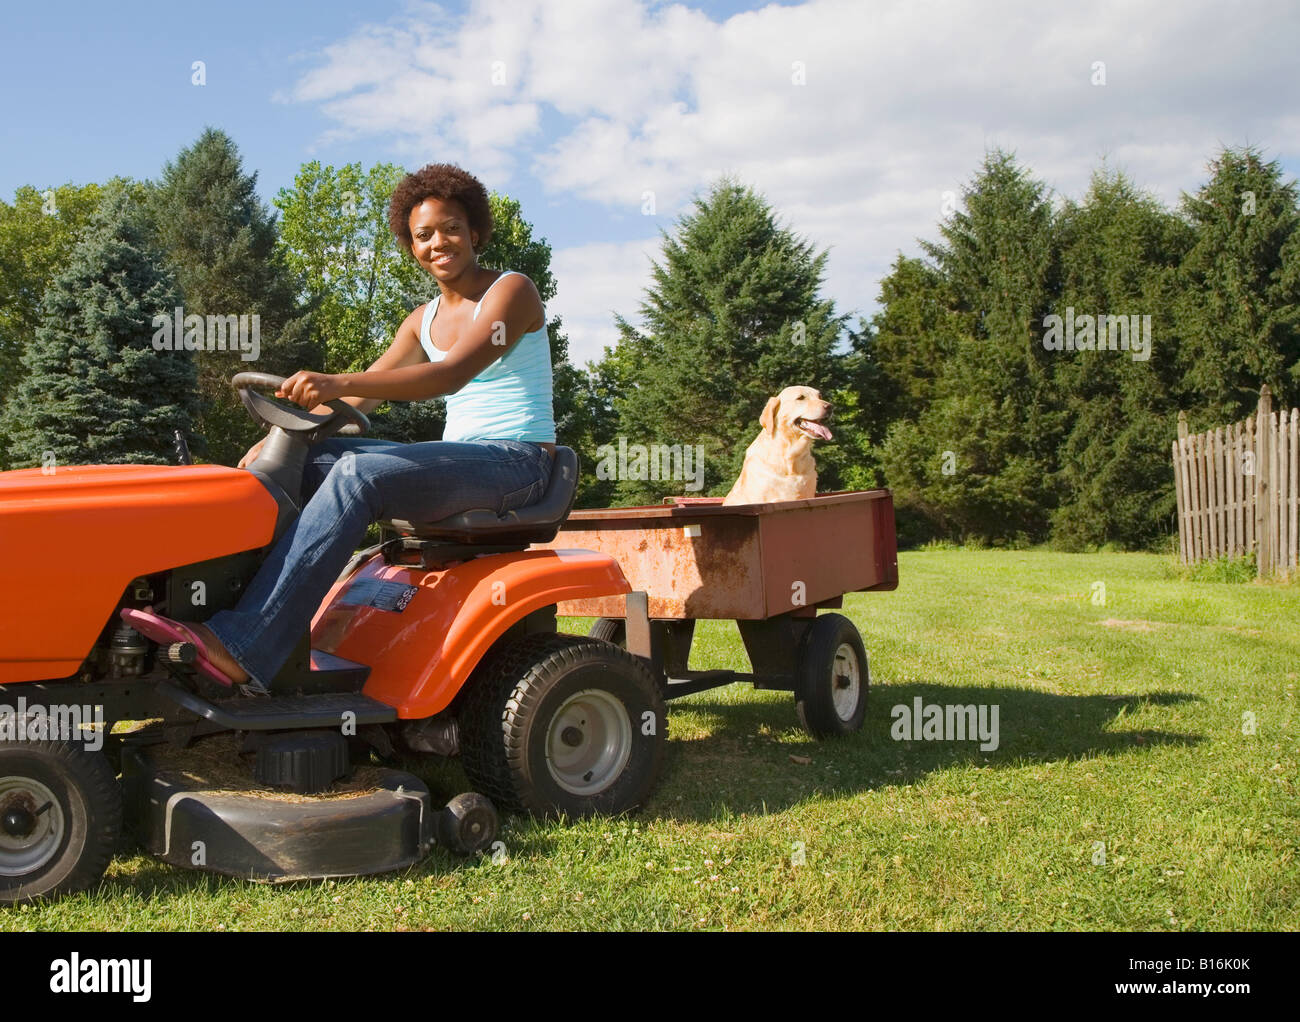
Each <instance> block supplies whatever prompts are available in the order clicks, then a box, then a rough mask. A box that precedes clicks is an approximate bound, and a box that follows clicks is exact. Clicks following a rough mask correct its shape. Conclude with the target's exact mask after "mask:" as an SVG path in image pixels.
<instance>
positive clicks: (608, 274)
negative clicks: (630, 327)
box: [546, 236, 662, 366]
mask: <svg viewBox="0 0 1300 1022" xmlns="http://www.w3.org/2000/svg"><path fill="white" fill-rule="evenodd" d="M660 245H661V239H660V238H659V237H658V236H656V237H653V238H647V239H644V240H641V241H627V242H621V243H618V242H593V243H592V244H590V245H581V246H576V247H571V248H564V249H559V250H557V251H556V252H555V253H554V256H553V258H552V260H551V272H552V273H553V274H554V275H555V281H556V294H555V297H554V298H552V299H551V301H550V302H549V303H548V304H547V306H546V314H547V315H548V316H554V315H559V316H561V317H563V320H564V332H565V334H566V335H567V336H568V338H569V361H570V362H572V363H573V364H574V365H575V366H585V365H586V364H587V363H588V362H597V361H599V360H600V358H601V355H602V352H603V349H604V347H605V346H606V345H608V346H610V347H613V346H614V345H615V344H616V343H617V341H618V329H617V327H615V325H614V313H615V312H618V313H620V314H621V315H622V316H624V318H626V319H628V320H629V321H630V322H632V323H636V322H637V321H638V318H639V317H638V316H637V309H638V308H639V307H640V304H641V301H642V299H643V297H644V294H643V293H644V289H645V286H646V283H647V282H648V281H649V279H650V265H651V260H655V261H660V262H662V257H661V254H660Z"/></svg>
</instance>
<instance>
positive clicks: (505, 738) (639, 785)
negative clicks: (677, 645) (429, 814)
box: [461, 633, 667, 818]
mask: <svg viewBox="0 0 1300 1022" xmlns="http://www.w3.org/2000/svg"><path fill="white" fill-rule="evenodd" d="M469 684H470V685H471V686H472V688H471V689H470V691H469V692H468V693H466V700H465V706H464V710H463V713H462V716H461V725H462V730H461V755H462V764H463V766H464V768H465V773H466V774H467V775H468V777H469V779H470V781H471V782H472V783H473V784H474V786H475V787H476V788H478V789H480V790H481V791H484V792H486V793H487V794H488V795H489V796H491V798H492V800H493V801H494V802H496V803H497V804H498V805H502V806H508V807H510V808H512V809H520V810H524V811H526V812H530V813H533V814H534V815H537V816H543V817H552V818H553V817H556V816H560V815H563V816H569V817H581V816H590V815H593V814H597V813H600V814H610V815H617V814H619V813H625V812H629V811H630V810H632V809H635V808H637V807H638V806H640V805H641V804H642V803H643V802H644V801H645V800H646V799H647V798H649V797H650V794H651V792H652V791H653V790H654V787H655V784H656V783H657V782H658V779H659V772H660V770H661V768H662V766H663V757H664V750H665V746H666V744H667V720H666V716H665V710H664V703H663V699H662V698H661V696H660V694H659V689H658V686H656V685H655V681H654V677H653V675H652V674H651V673H650V670H649V668H647V667H646V666H645V664H643V663H642V662H641V661H640V660H639V659H637V658H636V657H635V656H633V655H632V654H630V653H628V652H627V651H626V650H624V649H620V648H619V647H618V646H615V645H613V644H612V643H609V642H602V641H600V640H598V639H592V638H589V637H583V636H577V635H562V634H554V633H552V634H547V635H529V636H525V637H524V638H522V639H518V640H516V641H514V642H512V643H510V644H509V645H507V646H505V647H503V648H501V649H499V650H497V651H495V653H494V654H492V655H490V657H489V658H488V660H487V661H486V662H485V663H484V664H482V665H481V666H480V668H479V670H477V671H476V672H475V675H474V677H472V678H471V679H470V681H469Z"/></svg>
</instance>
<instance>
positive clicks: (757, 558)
mask: <svg viewBox="0 0 1300 1022" xmlns="http://www.w3.org/2000/svg"><path fill="white" fill-rule="evenodd" d="M535 547H536V548H544V549H556V550H563V549H571V548H580V549H586V550H597V551H600V552H602V553H607V554H610V555H612V556H613V557H614V558H615V559H616V560H617V561H618V563H619V564H620V565H621V566H622V568H623V573H624V575H625V576H626V577H627V579H628V582H629V583H630V584H631V586H632V592H631V593H629V594H627V596H626V597H619V596H612V597H601V598H597V599H583V600H567V601H563V602H561V603H559V604H558V606H557V607H556V613H557V614H559V615H562V616H571V617H596V618H599V619H600V620H598V621H597V622H596V624H595V625H594V626H593V627H592V629H591V634H592V635H593V636H597V637H600V638H603V639H607V640H609V641H612V642H616V643H618V644H620V645H623V646H625V647H626V648H627V649H628V650H629V651H630V652H632V653H635V654H637V655H638V656H640V657H642V658H644V659H645V660H647V661H648V662H649V664H650V666H651V670H652V671H653V673H654V675H655V677H656V679H657V680H658V681H659V684H660V687H661V689H662V691H663V694H664V698H666V699H673V698H677V697H679V696H683V695H689V694H691V693H694V692H701V691H704V690H705V689H710V688H717V687H719V686H721V685H729V684H732V683H733V682H737V681H747V682H750V683H752V684H753V685H754V687H755V688H761V689H774V690H778V691H787V692H793V693H794V696H795V705H796V707H797V709H798V713H799V718H800V721H801V722H802V723H803V725H804V727H805V728H806V729H807V730H808V731H809V733H810V734H812V735H814V736H815V737H819V738H821V737H829V736H832V735H836V734H846V733H848V732H851V731H856V730H857V729H858V728H860V727H861V726H862V720H863V718H864V716H865V712H866V697H867V690H868V688H869V686H870V671H869V664H868V659H867V654H866V650H865V648H864V647H863V644H862V638H861V636H860V635H859V634H858V630H857V628H856V627H855V626H854V625H853V623H852V622H851V621H850V620H849V619H848V618H846V617H844V616H842V615H840V614H821V615H818V613H817V611H818V610H820V609H834V608H839V607H842V606H843V599H844V594H845V593H847V592H874V591H878V590H891V589H896V588H897V587H898V556H897V538H896V534H895V530H894V504H893V498H892V496H891V494H890V492H889V491H888V490H859V491H849V492H837V493H826V494H821V495H818V496H816V497H812V498H810V499H808V500H791V501H781V502H778V503H771V504H739V505H731V506H723V504H722V498H721V497H671V498H667V499H666V500H665V503H664V504H663V505H649V506H642V507H626V508H598V509H589V510H578V511H573V512H572V513H570V515H569V517H568V519H567V520H566V521H565V523H564V524H563V525H562V526H561V527H560V533H559V535H557V536H556V537H555V539H554V540H553V541H551V542H550V543H546V544H536V545H535ZM699 619H713V620H728V619H729V620H733V621H735V622H736V625H737V627H738V628H739V630H740V635H741V639H742V640H743V642H744V644H745V651H746V653H747V654H748V657H749V661H750V666H751V668H752V670H751V671H749V672H740V671H732V670H709V671H692V670H690V669H688V666H687V665H688V663H689V660H690V650H691V642H692V639H693V636H694V632H695V622H696V621H697V620H699Z"/></svg>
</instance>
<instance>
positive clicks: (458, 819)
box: [438, 791, 499, 855]
mask: <svg viewBox="0 0 1300 1022" xmlns="http://www.w3.org/2000/svg"><path fill="white" fill-rule="evenodd" d="M498 822H499V821H498V820H497V811H496V808H495V807H494V806H493V805H492V801H491V799H489V798H488V797H487V796H486V795H480V794H479V793H478V792H476V791H467V792H464V793H463V794H460V795H457V796H456V797H455V798H453V799H452V800H451V801H450V802H448V803H447V805H446V808H444V809H443V811H442V812H441V813H440V814H439V816H438V842H439V843H440V844H441V845H442V846H443V847H444V848H446V849H448V850H450V851H452V852H455V853H456V854H457V855H473V854H474V853H475V852H482V851H485V850H486V849H487V848H488V847H490V846H491V844H492V842H493V841H495V840H496V837H497V826H498Z"/></svg>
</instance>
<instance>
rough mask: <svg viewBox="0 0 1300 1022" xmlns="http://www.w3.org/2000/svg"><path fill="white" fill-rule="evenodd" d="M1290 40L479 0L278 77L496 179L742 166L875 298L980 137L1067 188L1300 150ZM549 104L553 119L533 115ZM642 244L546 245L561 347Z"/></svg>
mask: <svg viewBox="0 0 1300 1022" xmlns="http://www.w3.org/2000/svg"><path fill="white" fill-rule="evenodd" d="M1297 38H1300V8H1297V7H1296V6H1295V5H1293V4H1289V3H1286V2H1280V0H1279V2H1257V3H1244V4H1239V5H1236V6H1234V7H1232V8H1230V9H1228V8H1224V7H1223V6H1222V5H1221V4H1219V3H1211V2H1209V0H1187V2H1184V3H1182V4H1179V5H1178V6H1177V7H1175V8H1170V7H1169V6H1167V5H1162V4H1159V3H1142V2H1137V0H1131V2H1107V0H1094V2H1086V0H1085V2H1080V3H1076V4H1074V5H1071V6H1068V7H1064V6H1062V7H1056V6H1048V5H1042V4H1038V3H1034V2H1032V0H1015V2H1012V0H1003V2H999V3H980V4H970V3H966V2H963V0H938V2H933V3H925V4H917V3H911V2H907V0H894V2H886V3H871V4H866V3H862V2H860V0H810V2H808V3H805V4H802V5H799V6H785V7H778V6H775V5H772V6H768V7H764V8H762V9H759V10H754V11H749V12H745V13H742V14H737V15H734V16H733V17H730V18H728V19H727V20H725V21H721V22H719V21H714V20H712V19H711V18H709V17H708V16H707V15H705V14H703V13H701V12H699V11H696V10H692V9H690V8H689V7H687V6H683V5H681V4H673V5H671V6H656V7H653V8H651V7H648V6H647V5H645V4H644V3H640V2H636V0H623V2H611V0H599V2H598V0H581V2H576V0H566V2H563V3H551V2H539V0H532V2H529V0H500V2H496V0H493V2H478V3H473V4H471V5H470V8H469V10H468V11H467V12H466V13H465V14H464V16H463V17H460V18H457V17H455V16H452V15H450V14H448V13H446V12H443V11H441V10H440V9H438V8H435V7H432V6H431V5H430V6H428V7H426V6H422V5H415V6H413V7H411V8H410V9H409V11H408V12H407V13H406V14H405V15H403V17H402V19H400V22H394V23H393V24H391V25H385V26H368V27H366V28H363V29H359V30H358V31H357V32H356V33H355V34H354V35H352V36H350V37H348V38H346V39H343V40H341V41H339V42H338V43H336V44H334V45H331V46H329V47H327V48H326V49H325V50H324V51H323V52H322V54H321V65H320V66H319V67H317V68H316V69H314V70H312V71H310V72H308V73H307V74H305V75H304V76H303V78H302V79H301V80H300V81H299V82H298V83H297V85H296V87H295V88H294V89H293V90H292V93H291V97H290V98H292V99H294V100H297V101H301V102H309V103H315V104H318V105H319V106H320V108H321V110H322V111H323V112H324V113H325V114H327V115H328V116H329V117H330V118H331V119H333V120H334V122H335V124H336V128H335V129H334V132H333V133H332V134H333V135H334V136H336V137H351V138H363V137H365V138H370V137H376V136H377V137H380V138H382V139H384V140H385V141H386V142H387V144H388V145H389V146H391V147H392V149H393V150H394V151H396V152H399V153H404V154H411V156H412V159H411V161H410V162H412V163H418V162H421V161H422V158H424V157H425V156H427V154H429V153H430V151H431V150H430V142H431V140H437V142H438V143H439V146H440V147H443V148H440V149H439V156H440V158H441V154H442V153H443V152H445V148H446V147H450V148H452V149H454V150H455V151H456V153H457V157H456V159H457V162H461V163H462V165H464V166H468V167H472V168H473V169H474V171H475V173H476V174H479V175H480V176H481V177H483V178H485V179H490V180H491V181H492V182H493V186H494V187H501V188H503V190H508V183H509V182H510V181H511V180H512V179H514V180H517V179H518V178H519V177H520V176H523V175H527V176H530V177H532V178H534V179H536V180H538V181H539V182H541V183H542V185H543V187H544V189H545V190H546V192H547V194H548V197H549V198H550V199H552V200H553V201H557V202H559V203H561V205H562V204H563V203H564V202H565V201H566V200H568V199H571V198H572V199H583V200H588V201H594V202H597V203H601V204H605V205H607V206H609V207H610V208H611V209H612V210H622V211H630V210H635V209H636V208H637V207H638V206H639V205H640V202H641V194H642V192H643V191H645V190H652V191H654V193H655V197H656V203H657V206H658V212H659V214H660V218H661V222H670V221H671V219H672V218H673V217H674V216H675V215H676V214H678V213H680V212H683V211H685V209H686V208H687V206H688V205H689V201H690V199H691V197H692V195H693V194H695V193H698V192H700V191H702V190H703V189H705V188H707V186H708V184H709V183H710V181H711V180H712V179H713V178H715V177H716V176H717V175H718V174H719V173H720V172H723V171H726V172H730V173H734V174H736V175H737V176H739V177H740V178H741V179H742V180H743V181H745V182H746V183H748V184H750V185H752V186H753V187H755V188H756V189H757V190H758V191H760V192H762V193H763V194H764V195H765V196H766V197H767V198H768V200H769V201H770V202H771V203H772V204H773V205H774V207H775V208H776V209H777V211H778V213H779V214H780V215H781V217H782V218H783V220H784V221H785V222H786V223H787V224H788V225H789V226H791V227H792V228H794V229H795V230H796V231H798V232H799V233H800V234H803V235H804V236H806V237H809V238H810V239H811V240H813V242H814V243H815V244H816V245H817V246H818V247H819V248H820V247H829V248H830V249H831V257H830V261H829V265H828V285H827V286H828V292H829V293H830V294H831V295H832V296H834V297H835V298H836V299H837V302H838V304H839V305H840V306H841V308H843V309H853V308H856V309H859V310H862V311H867V310H869V309H870V308H871V307H872V306H873V305H874V301H875V298H876V295H877V290H878V283H879V278H880V276H881V275H882V274H883V273H884V272H885V271H886V269H887V267H888V265H889V263H890V262H892V260H893V258H894V255H895V253H896V252H897V250H899V249H902V250H904V251H906V252H908V253H909V254H911V253H914V252H915V251H916V245H915V239H916V237H917V236H925V237H933V236H934V233H935V230H934V225H935V221H936V220H937V218H938V216H939V208H940V204H941V202H942V193H943V192H944V191H945V190H954V191H958V192H960V189H961V187H962V185H963V184H965V183H967V182H968V181H969V180H970V178H971V176H972V174H973V173H974V172H975V170H976V169H977V167H978V165H979V162H980V160H981V158H982V156H983V154H984V152H985V150H986V149H987V148H989V147H992V146H995V145H996V146H1000V147H1003V148H1007V149H1013V150H1015V151H1016V153H1017V155H1018V156H1019V158H1020V159H1021V160H1022V161H1023V162H1024V163H1025V164H1027V165H1028V166H1029V168H1030V169H1031V170H1032V171H1033V172H1034V173H1035V174H1036V175H1037V176H1039V177H1041V178H1043V179H1044V180H1045V181H1046V182H1047V183H1048V184H1049V185H1050V186H1051V187H1053V188H1055V189H1057V190H1058V192H1065V193H1067V194H1071V195H1079V194H1081V193H1082V191H1083V190H1084V188H1086V186H1087V181H1088V178H1089V175H1090V174H1091V173H1092V171H1093V170H1094V169H1095V168H1096V167H1097V166H1098V163H1099V161H1100V160H1101V159H1102V157H1103V156H1105V157H1106V158H1107V159H1108V161H1109V162H1110V163H1111V164H1112V165H1113V166H1117V167H1119V168H1121V169H1124V170H1126V171H1127V172H1128V173H1129V174H1130V175H1131V176H1132V177H1133V178H1134V179H1135V180H1136V181H1137V183H1138V184H1139V185H1141V186H1143V187H1146V188H1149V189H1151V190H1152V191H1154V192H1155V193H1156V194H1157V195H1159V196H1160V197H1161V198H1162V199H1164V200H1165V201H1166V202H1170V203H1172V202H1175V201H1176V200H1177V198H1178V194H1179V192H1180V191H1181V190H1184V189H1192V188H1195V187H1196V186H1197V184H1198V183H1199V182H1200V181H1201V180H1203V178H1204V173H1205V171H1204V167H1205V162H1206V160H1207V159H1208V158H1209V157H1210V156H1211V155H1212V154H1213V153H1214V152H1215V150H1216V149H1217V147H1218V146H1219V145H1220V144H1224V143H1226V144H1234V145H1235V144H1241V143H1243V142H1247V141H1249V142H1253V143H1262V144H1264V145H1265V146H1267V147H1269V149H1270V151H1271V152H1272V153H1273V154H1277V155H1283V156H1285V157H1288V158H1290V159H1295V151H1294V148H1291V149H1289V150H1288V149H1287V147H1294V146H1295V145H1296V139H1297V131H1298V128H1300V122H1298V120H1297V118H1296V116H1295V115H1294V114H1293V113H1292V108H1293V107H1294V95H1295V89H1294V85H1293V80H1294V57H1293V54H1292V49H1293V44H1294V41H1295V40H1296V39H1297ZM494 61H499V62H500V64H498V65H496V66H497V68H498V70H503V71H504V83H503V84H493V80H492V71H493V62H494ZM795 61H801V62H802V66H803V69H804V74H805V76H806V84H805V85H796V84H793V83H792V73H793V67H794V62H795ZM1095 61H1104V62H1105V65H1106V84H1105V85H1101V86H1098V85H1093V84H1091V78H1092V76H1093V73H1094V72H1093V64H1094V62H1095ZM548 111H549V112H550V114H551V117H552V118H553V119H557V120H559V121H560V122H561V123H562V124H563V125H564V127H563V131H562V133H561V134H559V135H558V136H551V137H543V136H542V135H541V132H540V124H541V121H542V118H543V116H544V115H545V114H546V113H547V112H548ZM525 212H526V214H529V213H530V211H525ZM530 218H532V219H536V213H531V216H530ZM665 218H666V219H665ZM539 226H540V227H541V228H542V233H546V232H545V229H544V228H545V225H544V224H542V225H539ZM646 245H649V246H650V249H651V250H654V251H657V248H658V241H657V239H656V240H654V241H651V242H641V241H636V242H628V243H626V244H621V245H602V244H596V243H593V244H590V245H585V246H581V247H579V248H572V249H568V250H566V251H561V252H557V253H556V268H555V269H556V275H557V280H558V281H559V283H560V286H561V288H562V291H561V297H560V298H559V299H557V301H558V302H559V303H561V307H560V311H563V313H564V315H565V319H566V324H567V325H568V326H569V327H570V329H571V334H572V336H573V338H574V347H575V358H576V357H577V352H578V350H579V349H582V350H583V351H584V352H585V351H587V350H590V349H591V347H592V345H596V351H595V353H598V342H597V339H598V338H602V339H604V338H608V339H610V340H612V337H613V327H612V324H611V323H610V315H609V311H608V310H609V308H619V309H621V310H624V311H625V312H627V313H629V314H630V313H632V311H633V310H634V309H635V305H636V302H637V301H638V300H639V297H640V294H641V290H642V288H643V287H644V286H645V284H646V283H647V281H648V279H649V278H648V275H647V267H648V264H647V263H646V262H645V260H644V259H637V258H632V257H631V256H630V255H629V253H640V252H642V251H643V248H644V246H646ZM623 273H626V274H627V275H628V277H627V279H625V280H624V279H621V278H620V279H615V278H616V277H617V275H619V274H623ZM569 274H577V275H578V276H575V277H570V276H569ZM615 298H617V300H614V299H615ZM592 357H594V354H593V356H592Z"/></svg>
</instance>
